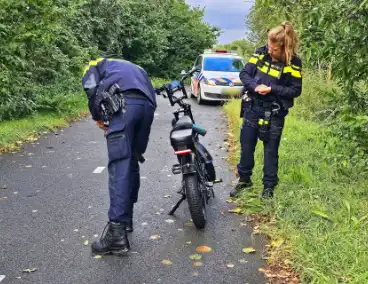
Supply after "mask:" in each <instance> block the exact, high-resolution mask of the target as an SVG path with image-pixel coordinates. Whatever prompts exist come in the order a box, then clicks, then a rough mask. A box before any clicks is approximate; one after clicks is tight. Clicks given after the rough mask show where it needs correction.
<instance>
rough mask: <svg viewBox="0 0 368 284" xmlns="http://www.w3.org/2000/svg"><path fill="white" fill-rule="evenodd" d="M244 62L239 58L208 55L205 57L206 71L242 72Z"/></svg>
mask: <svg viewBox="0 0 368 284" xmlns="http://www.w3.org/2000/svg"><path fill="white" fill-rule="evenodd" d="M243 67H244V63H243V61H242V60H241V59H239V58H222V57H207V58H204V62H203V70H204V71H220V72H240V71H241V70H242V69H243Z"/></svg>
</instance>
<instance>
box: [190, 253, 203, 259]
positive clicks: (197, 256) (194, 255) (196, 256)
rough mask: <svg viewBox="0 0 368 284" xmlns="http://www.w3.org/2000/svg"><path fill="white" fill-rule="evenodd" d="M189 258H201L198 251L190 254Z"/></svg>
mask: <svg viewBox="0 0 368 284" xmlns="http://www.w3.org/2000/svg"><path fill="white" fill-rule="evenodd" d="M189 258H190V259H191V260H200V259H201V258H202V256H201V255H200V254H198V253H195V254H192V255H190V256H189Z"/></svg>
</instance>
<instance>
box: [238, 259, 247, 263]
mask: <svg viewBox="0 0 368 284" xmlns="http://www.w3.org/2000/svg"><path fill="white" fill-rule="evenodd" d="M239 262H240V263H247V262H248V261H247V260H246V259H244V258H242V259H239Z"/></svg>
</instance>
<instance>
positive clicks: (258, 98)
mask: <svg viewBox="0 0 368 284" xmlns="http://www.w3.org/2000/svg"><path fill="white" fill-rule="evenodd" d="M301 71H302V63H301V60H300V59H299V58H298V57H297V56H294V57H293V58H292V59H291V64H290V65H285V64H284V63H283V62H272V58H271V56H270V55H269V54H268V49H267V46H263V47H261V48H258V49H257V50H256V53H255V54H254V55H253V56H252V57H251V58H250V59H249V62H248V63H247V64H246V65H245V66H244V69H243V70H242V71H241V73H240V79H241V81H242V82H243V84H244V88H245V90H246V91H247V95H248V97H249V100H248V101H247V102H245V103H244V104H243V105H242V107H243V110H242V111H243V113H244V119H243V125H242V129H241V136H240V143H241V157H240V161H239V163H238V165H237V169H238V173H239V176H240V180H239V184H238V186H237V187H236V188H235V192H232V194H231V195H232V196H234V195H235V194H236V192H237V191H238V190H239V188H241V187H242V186H245V187H247V186H251V185H252V182H251V175H252V171H253V167H254V151H255V148H256V144H257V141H258V138H259V136H260V125H259V122H260V120H263V119H265V112H266V110H270V109H271V108H274V107H275V106H279V107H280V109H279V111H278V112H277V113H275V114H274V115H273V116H271V120H270V125H269V131H268V140H265V141H264V142H263V144H264V167H263V173H264V175H263V184H264V193H265V190H266V191H268V193H270V194H271V195H272V194H273V188H274V187H275V186H276V185H277V184H278V181H279V180H278V158H279V156H278V149H279V145H280V140H281V135H282V131H283V127H284V122H285V117H286V115H287V114H288V110H289V109H290V108H291V107H292V106H293V105H294V99H295V98H296V97H298V96H300V94H301V92H302V75H301ZM260 84H264V85H267V86H271V89H272V91H271V92H270V93H269V94H267V95H264V96H262V95H260V94H258V93H257V92H255V88H256V87H257V86H258V85H260ZM275 103H276V104H275Z"/></svg>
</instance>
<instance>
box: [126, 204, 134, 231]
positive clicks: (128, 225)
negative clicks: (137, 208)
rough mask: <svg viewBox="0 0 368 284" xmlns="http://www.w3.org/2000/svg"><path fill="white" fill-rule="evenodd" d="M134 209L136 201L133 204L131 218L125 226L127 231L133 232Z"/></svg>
mask: <svg viewBox="0 0 368 284" xmlns="http://www.w3.org/2000/svg"><path fill="white" fill-rule="evenodd" d="M133 209H134V203H133V204H132V208H131V210H130V216H129V220H128V222H127V223H126V227H125V231H127V232H128V233H131V232H133Z"/></svg>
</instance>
